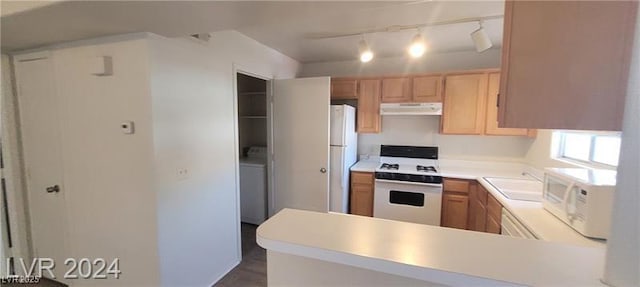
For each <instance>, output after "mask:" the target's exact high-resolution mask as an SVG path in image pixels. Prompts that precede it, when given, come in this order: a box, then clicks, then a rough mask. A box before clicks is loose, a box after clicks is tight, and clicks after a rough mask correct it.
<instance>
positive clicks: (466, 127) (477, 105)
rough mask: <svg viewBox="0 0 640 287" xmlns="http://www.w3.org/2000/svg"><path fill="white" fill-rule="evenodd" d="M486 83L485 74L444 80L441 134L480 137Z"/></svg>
mask: <svg viewBox="0 0 640 287" xmlns="http://www.w3.org/2000/svg"><path fill="white" fill-rule="evenodd" d="M487 83H488V74H487V73H478V74H459V75H448V76H446V78H445V85H444V99H443V100H444V101H443V111H442V133H443V134H475V135H480V134H482V133H483V131H484V123H485V113H486V102H487Z"/></svg>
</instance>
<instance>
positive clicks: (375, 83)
mask: <svg viewBox="0 0 640 287" xmlns="http://www.w3.org/2000/svg"><path fill="white" fill-rule="evenodd" d="M359 87H360V88H359V94H358V120H357V122H358V133H379V132H380V80H360V81H359Z"/></svg>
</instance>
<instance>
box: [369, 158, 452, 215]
mask: <svg viewBox="0 0 640 287" xmlns="http://www.w3.org/2000/svg"><path fill="white" fill-rule="evenodd" d="M375 178H376V180H375V192H374V199H373V217H377V218H385V219H393V220H399V221H407V222H414V223H421V224H429V225H440V209H441V206H442V177H441V176H440V174H439V173H438V148H437V147H420V146H395V145H382V146H381V147H380V166H378V168H377V169H376V172H375Z"/></svg>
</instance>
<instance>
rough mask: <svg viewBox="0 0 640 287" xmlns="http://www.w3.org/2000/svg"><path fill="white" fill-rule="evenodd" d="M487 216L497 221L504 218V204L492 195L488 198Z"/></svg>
mask: <svg viewBox="0 0 640 287" xmlns="http://www.w3.org/2000/svg"><path fill="white" fill-rule="evenodd" d="M487 214H488V215H489V217H493V219H495V220H496V221H498V220H500V218H501V216H502V204H500V202H498V200H497V199H496V198H495V197H493V195H491V194H489V195H488V196H487Z"/></svg>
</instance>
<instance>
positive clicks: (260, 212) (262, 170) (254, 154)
mask: <svg viewBox="0 0 640 287" xmlns="http://www.w3.org/2000/svg"><path fill="white" fill-rule="evenodd" d="M240 219H241V221H242V222H246V223H251V224H256V225H259V224H262V222H264V221H265V220H266V219H267V172H266V148H265V147H251V148H249V152H248V153H247V157H244V158H241V159H240Z"/></svg>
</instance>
